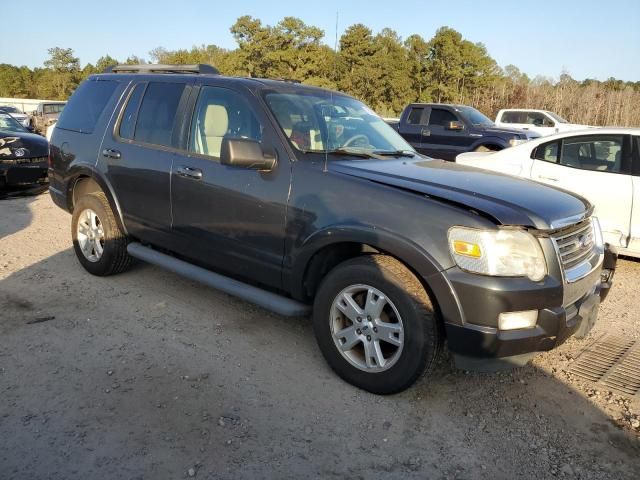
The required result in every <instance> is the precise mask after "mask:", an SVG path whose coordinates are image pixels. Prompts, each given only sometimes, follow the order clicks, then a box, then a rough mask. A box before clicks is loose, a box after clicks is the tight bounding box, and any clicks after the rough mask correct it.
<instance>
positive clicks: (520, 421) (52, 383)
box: [0, 195, 640, 480]
mask: <svg viewBox="0 0 640 480" xmlns="http://www.w3.org/2000/svg"><path fill="white" fill-rule="evenodd" d="M69 225H70V216H69V215H68V214H66V213H65V212H63V211H61V210H59V209H58V208H57V207H55V206H54V205H53V204H52V203H51V201H50V199H49V197H48V195H40V196H38V197H29V198H18V199H8V200H3V201H1V202H0V478H1V479H12V478H15V479H27V478H28V479H30V480H32V479H75V478H82V479H86V478H91V479H93V478H96V479H98V478H99V479H111V478H113V479H116V478H118V479H119V478H123V479H134V478H149V479H164V478H174V479H175V478H188V477H193V476H195V477H196V478H221V479H222V478H223V479H242V478H278V479H282V478H301V477H303V476H305V477H312V478H319V477H321V478H345V477H348V478H398V479H400V478H402V479H405V478H434V479H440V478H442V479H444V478H450V479H454V478H456V479H458V478H459V479H470V478H474V479H475V478H486V479H496V478H504V479H510V478H515V477H518V478H535V479H542V478H588V479H591V478H594V479H600V478H612V479H622V478H638V477H637V475H638V471H640V440H639V437H638V434H639V432H640V428H638V427H640V425H638V423H637V422H638V420H637V419H638V415H639V414H640V399H638V398H635V399H634V398H625V397H621V396H618V395H614V394H611V393H610V392H607V391H605V390H601V389H598V388H594V387H593V385H589V384H587V383H584V382H578V381H576V380H574V379H572V378H571V377H570V376H569V375H567V373H566V369H567V368H568V366H569V365H570V363H571V361H572V359H573V358H575V357H576V356H577V355H578V354H579V352H580V351H581V349H582V348H584V347H585V346H586V345H588V344H589V342H590V341H593V340H594V339H596V338H597V337H598V336H600V335H602V334H603V333H605V332H618V333H620V334H621V335H624V336H627V337H633V338H637V339H640V318H639V317H640V307H639V306H638V295H639V294H640V289H639V287H638V278H639V277H640V262H632V261H621V262H620V264H619V270H618V273H617V277H616V288H615V289H614V291H613V292H612V293H611V295H610V297H609V299H608V300H607V302H606V303H605V304H604V305H603V306H602V310H601V318H600V321H599V324H598V325H597V327H596V329H595V330H594V332H592V334H591V336H590V338H589V339H587V340H585V341H577V340H570V341H569V342H568V343H567V344H565V345H563V346H562V347H561V348H559V349H558V350H556V351H554V352H549V353H545V354H541V355H540V356H538V357H537V358H536V360H535V361H534V364H533V365H530V366H528V367H525V368H522V369H520V370H517V371H514V372H510V373H502V374H496V375H480V374H468V373H465V372H461V371H456V370H454V369H452V368H451V367H450V363H449V360H448V359H444V360H443V361H442V362H441V365H439V367H438V369H437V371H436V373H435V375H434V377H433V378H432V379H430V380H429V381H426V380H422V381H420V382H419V383H418V384H417V385H416V386H415V387H414V388H412V389H410V390H408V391H406V392H404V393H402V394H399V395H395V396H391V397H378V396H374V395H371V394H368V393H365V392H362V391H359V390H356V389H354V388H353V387H351V386H349V385H347V384H345V383H344V382H342V381H341V380H340V379H339V378H338V377H336V376H335V375H334V374H333V373H332V372H331V371H330V370H329V368H328V367H327V365H326V364H325V362H324V361H323V359H322V357H321V355H320V353H319V351H318V349H317V347H316V344H315V341H314V338H313V333H312V329H311V326H310V324H309V322H308V321H307V320H306V319H301V318H299V319H287V318H283V317H279V316H277V315H273V314H271V313H268V312H265V311H264V310H261V309H259V308H257V307H254V306H252V305H250V304H247V303H244V302H242V301H238V300H236V299H234V298H231V297H228V296H226V295H224V294H221V293H219V292H216V291H214V290H211V289H208V288H205V287H203V286H200V285H197V284H194V283H192V282H190V281H187V280H184V279H181V278H179V277H177V276H175V275H173V274H170V273H167V272H164V271H162V270H160V269H158V268H155V267H152V266H149V265H137V266H136V267H135V268H134V269H132V270H131V271H129V272H127V273H126V274H123V275H119V276H116V277H111V278H108V279H106V278H96V277H92V276H90V275H88V274H87V273H85V272H84V271H83V270H82V269H81V267H80V265H79V263H78V262H77V261H76V259H75V256H74V254H73V251H72V250H71V243H70V234H69ZM596 390H598V392H597V393H596ZM634 426H635V428H634ZM634 472H635V474H634Z"/></svg>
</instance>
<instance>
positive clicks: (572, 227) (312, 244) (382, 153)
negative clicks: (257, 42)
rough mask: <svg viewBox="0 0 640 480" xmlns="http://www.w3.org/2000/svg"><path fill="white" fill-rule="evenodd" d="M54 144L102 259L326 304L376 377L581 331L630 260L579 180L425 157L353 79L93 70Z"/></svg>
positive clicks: (331, 321) (324, 343) (66, 201)
mask: <svg viewBox="0 0 640 480" xmlns="http://www.w3.org/2000/svg"><path fill="white" fill-rule="evenodd" d="M51 162H52V165H51V169H50V171H49V172H50V180H51V187H50V192H51V196H52V198H53V200H54V201H55V203H56V204H57V205H59V206H60V207H62V208H63V209H65V210H67V211H69V212H71V213H72V214H73V217H72V229H71V230H72V238H73V245H74V249H75V252H76V255H77V257H78V260H79V261H80V263H81V264H82V265H83V267H84V268H85V269H86V270H87V271H88V272H90V273H92V274H94V275H101V276H104V275H111V274H114V273H118V272H122V271H124V270H126V269H127V268H128V267H129V265H130V264H131V262H132V259H133V258H134V257H135V258H139V259H143V260H145V261H148V262H151V263H154V264H156V265H160V266H162V267H164V268H168V269H170V270H172V271H174V272H177V273H179V274H181V275H185V276H187V277H189V278H192V279H196V280H198V281H201V282H204V283H206V284H208V285H211V286H214V287H216V288H219V289H222V290H223V291H225V292H228V293H231V294H233V295H237V296H239V297H241V298H244V299H247V300H249V301H252V302H254V303H256V304H258V305H261V306H263V307H265V308H267V309H270V310H273V311H275V312H278V313H281V314H284V315H300V316H304V315H307V314H310V313H311V312H313V324H314V330H315V335H316V338H317V341H318V344H319V346H320V349H321V351H322V353H323V354H324V356H325V358H326V359H327V361H328V363H329V364H330V365H331V366H332V367H333V369H334V370H335V371H336V372H337V373H338V374H339V375H340V376H342V377H343V378H344V379H346V380H347V381H349V382H351V383H353V384H354V385H357V386H359V387H361V388H364V389H366V390H369V391H372V392H377V393H392V392H397V391H400V390H402V389H404V388H407V387H408V386H410V385H411V384H412V383H413V382H414V381H415V380H416V379H417V378H418V377H419V376H420V375H421V374H422V373H423V372H424V371H425V370H426V371H429V370H430V369H431V368H432V367H433V365H434V361H435V359H436V358H437V356H438V353H439V351H440V349H441V346H442V345H443V341H444V340H445V339H446V340H447V344H448V348H449V349H450V350H451V351H452V352H453V353H454V357H455V359H456V361H457V362H459V364H461V365H463V366H464V367H465V368H468V367H469V366H470V365H474V366H480V367H483V368H484V367H487V366H488V363H492V364H494V365H495V364H496V363H500V362H501V363H505V362H506V363H522V362H523V361H525V360H526V359H528V358H531V355H532V354H533V353H534V352H537V351H540V350H549V349H551V348H553V347H555V346H556V345H558V344H560V343H562V342H563V341H564V340H565V339H566V338H568V337H569V336H571V335H573V334H574V333H575V334H581V335H584V334H585V333H586V332H588V331H589V329H590V328H591V326H592V325H593V323H594V321H595V319H596V318H597V315H598V306H599V304H600V301H601V298H603V297H604V295H605V293H606V292H607V291H608V289H609V287H610V278H611V273H612V270H613V268H614V267H615V259H613V258H607V260H605V257H606V255H605V249H604V245H603V243H602V236H601V232H600V227H599V225H598V221H597V219H595V218H594V217H593V216H592V212H593V207H592V206H591V205H590V204H589V203H588V202H587V201H586V200H585V199H583V198H580V197H577V196H574V195H572V194H569V193H567V192H564V191H561V190H558V189H555V188H552V187H548V186H544V185H541V184H538V183H534V182H531V181H527V180H523V179H518V178H514V177H510V176H506V175H500V174H490V173H488V172H485V171H482V170H478V169H473V168H469V167H463V166H460V165H457V164H455V163H450V162H445V161H442V160H433V159H429V158H426V157H423V156H422V155H420V154H418V153H416V151H415V150H414V149H413V148H412V147H411V146H410V145H409V144H408V143H407V142H406V141H404V140H403V139H402V138H401V137H400V136H399V135H398V134H397V132H395V131H394V130H393V129H392V128H391V127H389V125H387V124H386V123H385V122H384V121H383V120H382V119H381V118H380V117H378V116H377V115H376V114H375V113H373V112H372V111H371V110H370V109H369V108H367V107H366V106H365V105H363V104H362V103H360V102H359V101H357V100H355V99H353V98H351V97H348V96H346V95H343V94H341V93H338V92H331V91H327V90H324V89H320V88H315V87H310V86H305V85H300V84H295V83H290V82H284V81H273V80H261V79H255V78H229V77H224V76H221V75H219V74H217V72H216V70H215V69H213V67H209V66H157V65H142V66H130V65H127V66H121V67H116V68H114V69H113V71H111V72H110V73H105V74H100V75H94V76H91V77H89V79H88V80H86V81H85V82H84V83H83V84H81V86H80V87H79V88H78V89H77V90H76V92H75V93H74V95H73V96H72V97H71V99H70V101H69V103H68V105H67V107H66V108H65V110H64V111H63V112H62V115H61V117H60V120H59V122H58V124H57V126H56V129H55V130H54V133H53V137H52V140H51ZM603 265H605V268H604V269H603ZM268 321H269V320H268V319H266V318H265V322H268ZM497 359H498V360H497ZM492 368H493V366H492Z"/></svg>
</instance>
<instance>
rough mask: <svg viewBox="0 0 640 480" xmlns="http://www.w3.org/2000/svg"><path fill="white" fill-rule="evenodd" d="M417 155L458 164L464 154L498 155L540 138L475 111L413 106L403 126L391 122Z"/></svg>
mask: <svg viewBox="0 0 640 480" xmlns="http://www.w3.org/2000/svg"><path fill="white" fill-rule="evenodd" d="M390 125H391V126H393V127H394V128H396V130H397V131H398V133H400V135H402V136H403V137H404V139H405V140H407V142H409V143H410V144H411V146H412V147H413V148H415V149H416V151H418V152H420V153H423V154H425V155H428V156H430V157H433V158H441V159H443V160H451V161H453V160H455V158H456V156H457V155H458V154H460V153H464V152H473V151H498V150H502V149H504V148H508V147H512V146H514V145H518V144H520V143H523V142H526V141H527V140H530V139H531V138H537V137H539V135H538V134H537V133H532V132H529V133H528V132H525V131H523V130H518V129H514V128H504V127H496V125H495V124H494V123H493V122H492V121H491V120H489V119H488V118H487V117H485V116H484V115H483V114H482V113H480V112H479V111H478V110H476V109H475V108H473V107H468V106H465V105H450V104H443V103H413V104H411V105H409V106H408V107H406V108H405V109H404V111H403V112H402V115H401V116H400V121H399V122H397V123H396V122H390Z"/></svg>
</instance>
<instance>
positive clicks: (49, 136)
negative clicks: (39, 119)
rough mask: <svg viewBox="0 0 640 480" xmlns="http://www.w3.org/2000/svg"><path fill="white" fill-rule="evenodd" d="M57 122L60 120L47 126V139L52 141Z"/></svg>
mask: <svg viewBox="0 0 640 480" xmlns="http://www.w3.org/2000/svg"><path fill="white" fill-rule="evenodd" d="M56 123H58V122H55V123H52V124H51V125H49V126H48V127H47V132H46V133H45V135H44V136H45V137H46V139H47V140H48V141H51V135H53V129H54V128H56Z"/></svg>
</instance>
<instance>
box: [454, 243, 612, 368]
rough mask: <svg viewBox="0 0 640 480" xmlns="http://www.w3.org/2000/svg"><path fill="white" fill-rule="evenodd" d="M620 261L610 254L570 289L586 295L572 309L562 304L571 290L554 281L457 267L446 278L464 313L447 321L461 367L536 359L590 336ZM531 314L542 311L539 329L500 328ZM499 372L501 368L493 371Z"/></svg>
mask: <svg viewBox="0 0 640 480" xmlns="http://www.w3.org/2000/svg"><path fill="white" fill-rule="evenodd" d="M615 263H616V257H615V255H614V254H613V253H611V252H609V251H607V253H606V254H605V256H604V260H603V262H601V264H600V265H598V268H596V269H594V270H593V271H592V272H591V273H590V274H589V275H587V276H585V277H584V278H582V279H580V280H579V281H578V282H576V283H575V284H572V285H571V286H570V288H572V289H580V291H581V292H582V294H581V295H580V297H579V298H578V300H576V301H573V302H572V303H570V304H568V305H563V304H562V302H563V293H564V291H565V288H568V287H567V286H566V285H563V284H562V282H561V281H558V280H555V279H553V278H551V277H547V278H546V279H545V280H544V281H543V282H531V281H529V280H527V279H520V278H510V279H506V278H495V277H483V276H479V275H474V274H469V273H465V272H463V271H461V270H459V269H458V268H455V267H454V268H452V269H450V270H448V271H447V272H445V274H446V276H447V277H448V280H449V284H450V286H451V287H452V290H453V291H455V293H456V296H457V299H458V304H459V308H460V309H461V310H462V312H463V316H462V318H463V321H462V322H458V323H453V322H447V319H446V318H445V329H446V334H447V342H448V345H449V350H450V351H451V352H452V353H453V354H454V358H455V359H456V363H458V364H459V366H460V365H463V368H473V367H471V366H470V364H472V363H473V362H474V361H482V360H488V359H502V360H505V363H510V360H512V359H522V358H525V357H526V356H527V354H529V356H528V358H530V357H531V355H530V354H533V353H535V352H540V351H547V350H551V349H553V348H555V347H557V346H559V345H560V344H562V343H563V342H564V341H565V340H566V339H567V338H569V337H570V336H571V335H574V334H576V335H577V336H584V335H586V334H587V333H588V332H589V331H590V330H591V328H592V327H593V325H594V324H595V321H596V319H597V315H598V307H599V305H600V302H601V299H604V297H605V296H606V294H607V293H608V291H609V289H610V288H611V278H608V279H606V280H607V281H603V279H602V277H601V272H602V271H603V270H602V269H603V268H605V269H608V270H610V271H611V272H613V271H614V270H615ZM611 276H612V275H611ZM553 305H556V306H553ZM525 310H538V322H537V325H536V326H535V327H534V328H528V329H520V330H499V329H498V328H497V319H498V316H499V315H500V313H502V312H518V311H525ZM461 360H462V361H461ZM512 363H516V364H517V363H518V362H512ZM497 368H501V367H499V366H498V367H496V368H490V370H495V369H497ZM480 369H481V370H486V369H485V368H484V367H481V368H480Z"/></svg>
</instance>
